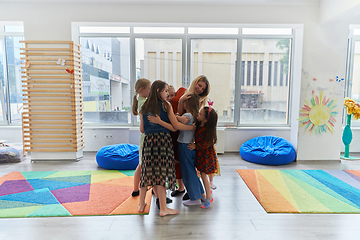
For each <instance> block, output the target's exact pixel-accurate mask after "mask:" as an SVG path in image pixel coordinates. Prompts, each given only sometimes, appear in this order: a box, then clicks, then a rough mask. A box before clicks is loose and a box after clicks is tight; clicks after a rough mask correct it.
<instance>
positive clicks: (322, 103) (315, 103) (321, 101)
mask: <svg viewBox="0 0 360 240" xmlns="http://www.w3.org/2000/svg"><path fill="white" fill-rule="evenodd" d="M312 94H313V97H312V98H311V99H310V102H309V101H308V100H306V99H305V100H304V101H305V105H304V106H303V107H302V108H301V109H300V117H299V118H298V120H299V121H300V127H305V133H308V132H310V135H312V134H313V133H316V134H321V133H326V132H328V131H329V132H330V133H331V134H333V133H334V125H335V122H336V119H335V117H336V115H337V114H339V109H335V108H336V107H337V105H336V102H337V100H338V98H336V99H334V97H332V98H331V99H330V98H326V96H325V95H324V92H323V91H320V93H319V95H318V96H316V95H315V91H314V90H313V91H312Z"/></svg>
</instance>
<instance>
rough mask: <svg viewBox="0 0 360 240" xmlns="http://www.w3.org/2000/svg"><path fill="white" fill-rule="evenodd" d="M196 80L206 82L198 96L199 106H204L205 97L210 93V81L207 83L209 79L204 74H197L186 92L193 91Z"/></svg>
mask: <svg viewBox="0 0 360 240" xmlns="http://www.w3.org/2000/svg"><path fill="white" fill-rule="evenodd" d="M198 82H204V83H205V84H206V88H205V90H204V91H203V92H202V93H201V94H199V96H200V103H201V106H202V107H203V106H205V103H206V99H207V96H208V95H209V93H210V83H209V80H208V79H207V77H206V76H205V75H200V76H198V77H197V78H195V79H194V80H193V81H192V82H191V85H190V87H189V91H188V92H195V86H196V84H197V83H198Z"/></svg>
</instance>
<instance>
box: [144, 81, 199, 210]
mask: <svg viewBox="0 0 360 240" xmlns="http://www.w3.org/2000/svg"><path fill="white" fill-rule="evenodd" d="M168 91H169V86H168V85H167V83H165V82H163V81H160V80H157V81H154V82H153V84H152V85H151V88H150V94H149V97H148V99H147V100H146V101H145V103H144V104H143V106H142V108H141V110H140V120H141V122H140V131H141V132H144V133H145V139H144V144H143V155H142V164H141V177H140V197H139V206H138V211H139V212H143V211H144V208H145V206H146V202H145V196H146V191H147V188H148V187H153V188H154V190H155V192H156V193H157V195H158V198H159V203H160V212H159V215H160V216H166V215H175V214H178V213H179V211H178V210H176V209H171V208H168V207H167V206H166V183H167V184H168V187H169V188H170V189H175V184H176V180H175V179H176V178H175V171H174V151H173V143H172V140H171V137H170V133H169V132H170V130H171V131H176V130H192V129H193V126H187V125H183V124H181V123H179V122H178V121H177V120H176V117H175V115H174V113H173V110H172V107H171V104H170V103H168V102H167V101H166V98H167V96H168V94H169V93H168ZM150 116H154V117H155V116H158V117H159V118H160V119H161V120H162V121H164V122H166V124H167V126H166V127H163V126H161V125H159V124H156V123H152V122H150V121H149V120H148V117H150ZM170 122H171V124H170ZM169 129H170V130H169Z"/></svg>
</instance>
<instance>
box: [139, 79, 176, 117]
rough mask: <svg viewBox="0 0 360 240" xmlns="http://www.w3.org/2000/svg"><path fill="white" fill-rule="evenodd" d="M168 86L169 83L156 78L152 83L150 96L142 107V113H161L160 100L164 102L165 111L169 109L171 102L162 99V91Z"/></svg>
mask: <svg viewBox="0 0 360 240" xmlns="http://www.w3.org/2000/svg"><path fill="white" fill-rule="evenodd" d="M166 86H168V84H167V83H166V82H164V81H161V80H156V81H154V82H153V83H152V84H151V88H150V93H149V97H148V98H147V99H146V101H145V103H144V105H143V106H142V107H141V110H140V113H142V114H144V113H148V112H150V113H152V114H154V115H155V114H157V115H160V108H159V101H161V102H162V103H163V107H164V109H165V111H168V110H169V107H170V104H169V103H168V102H166V101H165V100H163V99H161V96H160V93H161V92H162V91H163V90H164V89H165V88H166Z"/></svg>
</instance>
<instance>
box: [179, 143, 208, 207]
mask: <svg viewBox="0 0 360 240" xmlns="http://www.w3.org/2000/svg"><path fill="white" fill-rule="evenodd" d="M187 146H188V143H179V162H180V168H181V175H182V179H183V182H184V185H185V187H186V191H187V193H188V194H189V197H190V200H192V201H194V200H198V199H200V198H201V195H202V194H203V193H204V192H205V191H204V188H203V186H202V184H201V182H200V179H199V177H198V175H197V172H196V168H195V159H196V150H195V149H194V150H189V149H188V147H187Z"/></svg>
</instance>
